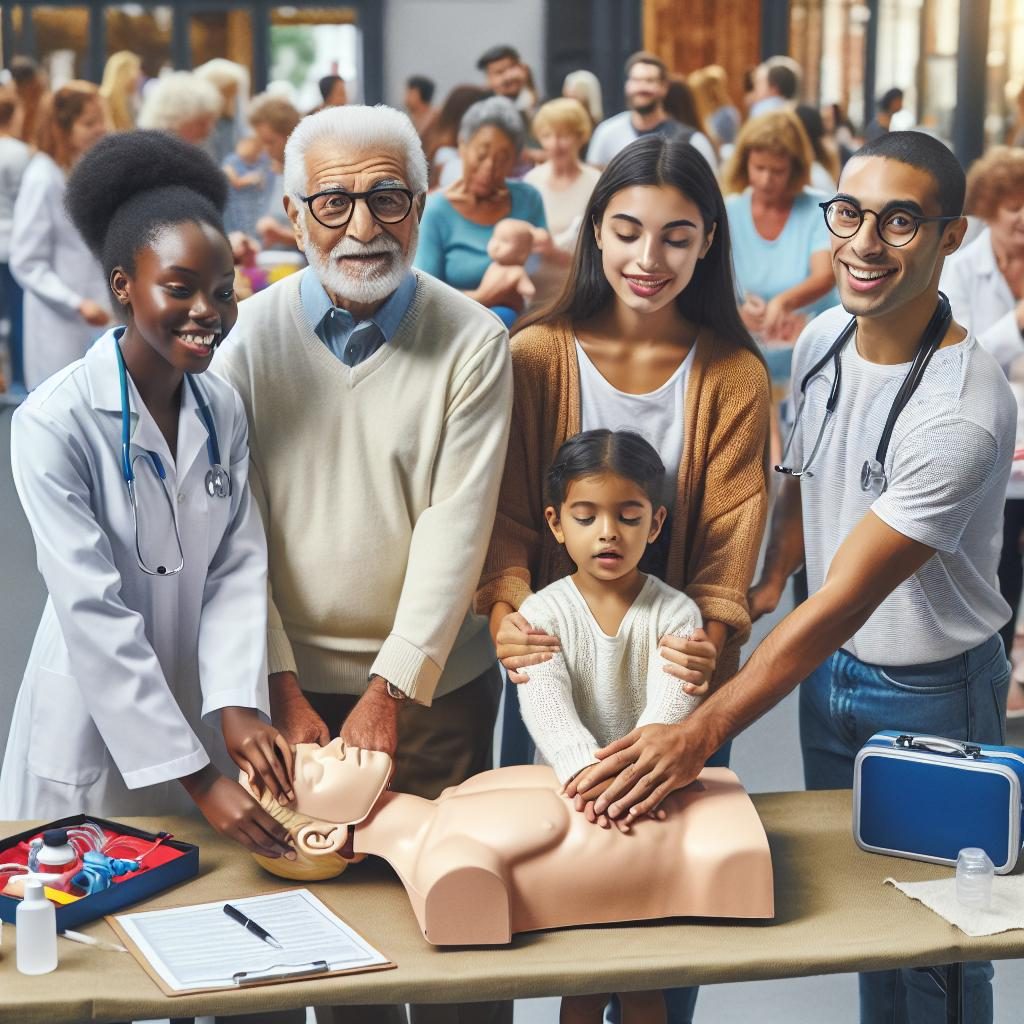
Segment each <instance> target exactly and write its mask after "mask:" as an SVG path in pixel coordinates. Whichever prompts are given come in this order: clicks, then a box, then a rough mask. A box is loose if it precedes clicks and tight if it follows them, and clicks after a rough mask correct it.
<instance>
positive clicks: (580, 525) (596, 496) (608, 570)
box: [544, 430, 667, 582]
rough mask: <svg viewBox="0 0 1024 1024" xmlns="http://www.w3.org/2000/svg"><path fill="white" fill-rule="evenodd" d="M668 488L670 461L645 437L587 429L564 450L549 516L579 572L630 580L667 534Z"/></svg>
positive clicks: (552, 478) (554, 469)
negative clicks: (665, 501) (665, 495)
mask: <svg viewBox="0 0 1024 1024" xmlns="http://www.w3.org/2000/svg"><path fill="white" fill-rule="evenodd" d="M664 486H665V466H664V464H663V463H662V461H661V458H660V457H659V455H658V453H657V452H656V451H655V450H654V448H653V447H652V446H651V445H650V444H649V443H648V442H647V441H645V440H644V438H642V437H641V436H640V435H639V434H634V433H632V432H631V431H627V430H618V431H611V430H587V431H584V432H583V433H582V434H577V435H576V436H575V437H570V438H569V440H568V441H566V442H565V444H563V445H562V447H561V448H559V449H558V452H557V454H556V455H555V460H554V462H552V464H551V468H550V469H549V470H548V476H547V507H546V508H545V510H544V515H545V517H546V519H547V521H548V526H549V527H550V529H551V532H552V533H553V534H554V536H555V540H557V541H558V543H559V544H564V545H565V549H566V551H567V552H568V555H569V557H570V558H571V559H572V560H573V562H575V564H576V567H577V569H578V570H579V572H580V573H581V574H583V575H584V576H588V577H591V578H592V579H594V580H597V581H601V582H611V581H613V580H616V581H618V580H624V579H626V578H627V577H629V576H632V575H633V574H634V573H635V572H636V571H637V566H638V565H639V563H640V559H641V558H642V557H643V554H644V552H645V551H646V550H647V545H648V544H651V543H653V542H654V541H655V540H656V539H657V537H658V534H659V533H661V528H662V526H663V525H664V523H665V516H666V514H667V513H666V509H665V506H664V504H663V501H662V496H663V492H664Z"/></svg>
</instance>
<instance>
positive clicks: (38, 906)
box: [14, 879, 57, 974]
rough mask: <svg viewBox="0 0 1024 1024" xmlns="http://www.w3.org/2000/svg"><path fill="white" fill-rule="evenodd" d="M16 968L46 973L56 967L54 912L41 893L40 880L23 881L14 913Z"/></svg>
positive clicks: (55, 923) (29, 971)
mask: <svg viewBox="0 0 1024 1024" xmlns="http://www.w3.org/2000/svg"><path fill="white" fill-rule="evenodd" d="M14 928H15V943H16V946H17V964H18V970H19V971H21V973H22V974H49V972H50V971H52V970H54V968H56V966H57V914H56V912H55V911H54V907H53V904H52V903H51V902H50V901H49V900H48V899H47V898H46V896H44V895H43V883H42V882H39V881H36V880H35V879H31V880H29V881H27V882H26V883H25V898H24V899H23V900H22V901H21V902H20V903H19V904H18V909H17V910H16V911H15V914H14Z"/></svg>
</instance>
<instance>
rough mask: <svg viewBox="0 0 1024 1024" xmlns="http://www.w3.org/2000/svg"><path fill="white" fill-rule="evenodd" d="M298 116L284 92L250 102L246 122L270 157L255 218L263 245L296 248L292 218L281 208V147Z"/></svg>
mask: <svg viewBox="0 0 1024 1024" xmlns="http://www.w3.org/2000/svg"><path fill="white" fill-rule="evenodd" d="M301 120H302V115H301V114H300V113H299V112H298V110H296V108H295V106H294V105H293V104H292V103H291V102H290V101H289V100H287V99H285V98H284V97H283V96H275V95H274V94H273V93H266V92H265V93H261V94H260V95H259V96H256V97H254V98H253V101H252V103H250V104H249V125H250V127H251V128H252V130H253V133H254V134H255V135H256V137H257V138H258V139H259V140H260V142H261V143H262V144H263V148H264V150H265V151H266V154H267V156H269V157H270V171H271V174H270V178H269V180H268V183H267V189H266V205H265V207H264V210H263V215H262V216H261V217H260V218H259V220H258V221H257V222H256V230H257V233H258V234H259V236H260V241H261V242H262V243H263V247H264V248H265V249H283V250H287V251H289V252H293V251H297V250H296V248H295V235H294V233H293V231H292V222H291V221H290V220H289V219H288V214H287V213H285V210H284V147H285V143H286V142H287V141H288V136H289V135H291V133H292V132H293V131H294V130H295V126H296V125H297V124H298V123H299V121H301Z"/></svg>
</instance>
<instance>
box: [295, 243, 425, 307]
mask: <svg viewBox="0 0 1024 1024" xmlns="http://www.w3.org/2000/svg"><path fill="white" fill-rule="evenodd" d="M418 234H419V225H416V226H415V227H414V228H413V233H412V237H411V238H410V239H409V248H408V250H406V251H404V252H403V251H402V247H401V245H399V243H398V242H397V241H395V240H394V239H393V238H391V236H390V235H379V236H378V237H377V238H375V239H374V240H373V241H372V242H369V243H367V244H366V245H364V244H363V243H362V242H356V241H354V240H352V239H350V238H343V239H342V240H341V241H340V242H339V243H338V244H337V245H336V246H335V247H334V248H333V249H332V250H331V251H330V252H329V253H324V251H323V250H322V249H320V248H319V246H317V245H316V244H315V243H314V242H313V241H312V240H311V239H310V237H309V235H308V234H307V235H306V237H305V239H304V243H305V244H304V245H303V249H304V251H305V253H306V259H307V260H309V265H310V266H311V267H312V268H313V269H314V270H315V271H316V276H317V277H318V278H319V279H320V283H321V284H322V285H323V286H324V288H325V289H326V290H327V292H328V294H330V295H335V296H337V297H338V298H339V299H344V300H347V301H348V302H357V303H359V304H360V305H372V304H373V303H375V302H382V301H383V300H384V299H386V298H387V297H388V296H389V295H390V294H391V293H392V292H393V291H395V289H396V288H398V286H399V285H400V284H401V283H402V279H403V278H404V277H405V275H406V274H407V273H408V271H409V268H410V267H411V266H412V261H413V258H414V257H415V254H416V241H417V235H418ZM369 253H387V254H388V255H389V257H390V259H389V260H388V261H387V263H386V264H382V265H381V266H375V267H368V268H366V269H365V270H362V271H360V269H359V267H358V265H357V264H353V263H352V262H351V261H347V262H346V264H345V269H344V270H343V269H342V264H341V263H340V262H339V260H340V259H341V258H342V257H343V256H363V255H367V254H369Z"/></svg>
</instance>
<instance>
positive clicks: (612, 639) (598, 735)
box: [516, 576, 701, 783]
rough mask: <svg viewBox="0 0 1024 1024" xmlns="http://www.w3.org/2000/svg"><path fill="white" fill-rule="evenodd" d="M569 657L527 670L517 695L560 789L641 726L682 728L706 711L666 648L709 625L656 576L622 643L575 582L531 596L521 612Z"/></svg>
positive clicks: (623, 628) (627, 621)
mask: <svg viewBox="0 0 1024 1024" xmlns="http://www.w3.org/2000/svg"><path fill="white" fill-rule="evenodd" d="M519 610H520V611H521V612H522V613H523V615H525V616H526V618H527V621H529V622H530V623H531V624H532V625H533V626H534V627H535V628H536V629H544V630H547V631H548V632H549V633H552V634H554V635H555V636H557V637H558V638H559V640H560V641H561V645H562V650H561V652H560V653H559V654H556V655H555V656H554V657H553V658H552V659H551V660H550V661H546V662H544V663H543V664H541V665H532V666H531V667H530V668H528V669H527V670H526V673H527V675H528V676H529V677H530V681H529V682H528V683H523V684H521V685H519V686H517V687H516V693H517V695H518V697H519V706H520V708H521V709H522V713H523V721H525V722H526V727H527V728H528V729H529V730H530V735H531V736H532V737H533V740H534V742H535V743H536V744H537V750H538V752H539V754H540V755H541V757H542V758H543V759H544V761H545V762H546V763H547V764H550V765H551V766H552V768H554V770H555V774H556V775H557V776H558V779H559V781H560V782H563V783H565V782H568V780H569V779H571V778H572V777H573V776H574V775H575V774H576V773H577V772H579V771H580V770H581V769H583V768H585V767H586V766H587V765H588V764H593V763H594V751H595V750H597V748H598V747H602V746H604V745H605V744H606V743H610V742H611V741H612V740H614V739H618V738H619V737H620V736H625V735H626V733H628V732H630V731H631V730H632V729H635V728H636V727H637V726H638V725H650V724H651V723H652V722H665V723H671V722H678V721H680V720H681V719H683V718H685V717H686V716H687V715H688V714H690V712H691V711H693V710H694V708H696V707H697V705H698V704H699V703H700V698H699V697H694V696H692V695H691V694H688V693H687V692H686V691H685V690H684V689H683V684H682V683H681V682H680V681H679V680H678V679H676V677H675V676H671V675H669V674H668V673H667V672H665V670H664V659H663V658H662V657H661V656H660V655H659V654H658V641H659V640H660V639H661V638H662V637H663V636H665V635H666V634H668V633H671V634H672V635H673V636H681V637H688V636H690V635H691V634H692V633H693V631H694V630H695V629H697V628H698V627H699V626H700V625H701V617H700V611H699V609H698V608H697V605H696V604H695V603H694V602H693V601H692V600H690V598H688V597H687V596H686V595H685V594H684V593H682V592H681V591H678V590H675V589H673V588H672V587H670V586H669V585H668V584H667V583H663V582H662V581H661V580H659V579H658V578H657V577H656V576H648V577H647V579H646V581H645V582H644V585H643V588H642V589H641V591H640V593H639V594H638V595H637V597H636V600H635V601H634V602H633V604H632V605H631V606H630V608H629V611H627V612H626V615H625V617H624V618H623V620H622V622H621V623H620V625H619V629H618V631H617V632H616V634H615V636H609V635H608V634H607V633H605V632H604V631H603V630H602V629H601V627H600V626H599V625H598V624H597V620H596V619H595V618H594V615H593V613H592V612H591V610H590V608H589V606H588V605H587V602H586V600H585V599H584V597H583V595H582V594H581V593H580V592H579V589H578V588H577V586H576V584H575V583H574V582H573V579H572V577H571V576H564V577H563V578H562V579H560V580H556V581H555V582H554V583H552V584H551V585H550V586H547V587H545V588H544V589H543V590H542V591H540V593H537V594H531V595H530V596H529V597H528V598H527V599H526V600H525V601H524V602H523V604H522V607H521V608H520V609H519Z"/></svg>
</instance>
